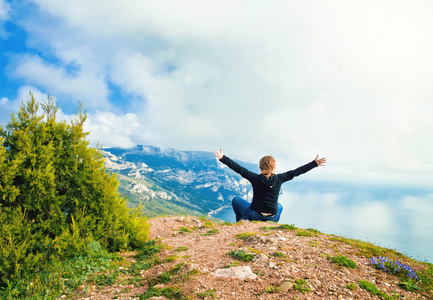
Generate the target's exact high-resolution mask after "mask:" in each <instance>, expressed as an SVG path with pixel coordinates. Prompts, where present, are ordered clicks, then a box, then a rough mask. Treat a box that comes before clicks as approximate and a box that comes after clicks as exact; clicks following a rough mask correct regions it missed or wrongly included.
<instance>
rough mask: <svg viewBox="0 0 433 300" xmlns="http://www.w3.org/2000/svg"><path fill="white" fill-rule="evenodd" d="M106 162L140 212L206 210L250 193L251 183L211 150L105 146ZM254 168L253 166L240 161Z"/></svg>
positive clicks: (208, 212) (191, 212)
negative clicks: (140, 208)
mask: <svg viewBox="0 0 433 300" xmlns="http://www.w3.org/2000/svg"><path fill="white" fill-rule="evenodd" d="M102 153H103V154H104V156H105V159H106V162H105V166H106V167H107V168H108V169H109V170H110V172H113V173H117V178H118V179H119V181H120V186H119V192H120V193H121V194H122V196H125V197H126V198H127V199H128V204H129V205H130V207H136V206H138V205H139V204H143V205H144V209H143V214H144V215H145V216H148V217H154V216H158V215H162V214H164V215H176V214H187V215H195V216H201V215H209V216H211V215H212V213H214V212H215V211H217V210H219V209H222V208H224V207H228V206H230V205H231V199H232V198H233V197H234V196H241V197H245V198H248V197H249V194H250V193H251V192H252V190H251V185H250V184H249V183H248V182H247V181H246V180H245V179H242V178H241V177H240V176H239V175H238V174H236V173H235V172H233V171H232V170H230V169H229V168H227V167H225V166H224V165H223V164H221V163H218V162H217V161H216V159H215V155H214V154H213V153H212V152H203V151H181V150H176V149H162V148H158V147H153V146H141V145H138V146H137V147H134V148H130V149H120V148H105V149H103V151H102ZM242 164H243V165H245V166H247V167H248V168H250V169H252V170H254V169H255V168H257V166H255V165H251V164H248V163H242Z"/></svg>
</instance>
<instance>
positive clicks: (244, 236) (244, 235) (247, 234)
mask: <svg viewBox="0 0 433 300" xmlns="http://www.w3.org/2000/svg"><path fill="white" fill-rule="evenodd" d="M255 235H257V234H256V233H252V232H245V233H239V234H237V235H236V238H237V239H239V240H244V241H246V240H248V239H249V238H250V237H252V236H255Z"/></svg>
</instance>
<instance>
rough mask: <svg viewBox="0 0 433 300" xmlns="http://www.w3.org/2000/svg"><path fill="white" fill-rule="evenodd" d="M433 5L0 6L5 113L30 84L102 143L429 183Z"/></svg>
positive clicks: (1, 113)
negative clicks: (79, 112)
mask: <svg viewBox="0 0 433 300" xmlns="http://www.w3.org/2000/svg"><path fill="white" fill-rule="evenodd" d="M432 31H433V3H432V2H431V1H410V2H409V1H370V0H367V1H364V0H363V1H329V0H324V1H271V2H269V1H142V0H140V1H139V0H130V1H111V0H105V1H97V0H94V1H84V0H77V1H59V0H37V1H26V0H25V1H5V0H0V47H1V50H2V51H1V54H0V66H1V70H0V123H1V124H3V125H4V124H6V123H7V121H8V120H9V112H10V111H15V110H16V109H17V108H18V106H19V104H20V102H21V100H23V99H26V97H27V96H28V93H29V91H30V90H31V91H33V93H34V94H35V96H36V97H37V98H38V99H45V98H46V97H47V94H49V95H51V96H52V97H53V98H54V99H55V100H56V101H57V103H58V105H59V107H60V111H59V114H58V117H59V118H61V119H64V120H70V119H71V116H72V114H73V112H74V109H75V108H76V107H77V104H78V102H79V101H81V102H82V103H83V104H84V105H85V107H86V108H87V110H88V113H89V118H88V121H87V123H86V129H87V130H89V131H90V132H91V134H90V136H89V138H90V139H91V141H92V142H93V143H96V142H99V143H100V144H102V145H104V146H118V147H132V146H134V145H136V144H150V145H155V146H162V147H171V148H177V149H182V150H204V151H213V150H215V149H217V148H222V149H223V150H224V152H225V153H226V154H227V155H229V156H231V157H234V158H238V159H242V160H244V161H250V162H255V161H258V159H259V158H260V157H261V156H262V155H265V154H272V155H274V157H275V158H276V159H277V162H278V169H277V171H284V170H286V169H289V168H293V167H297V166H298V165H300V164H303V163H304V162H307V161H310V160H312V159H313V158H314V157H315V155H316V154H320V155H323V156H326V157H327V159H328V165H327V166H326V169H321V170H320V172H315V173H314V174H312V175H311V177H312V178H315V179H322V180H330V181H352V182H367V183H371V184H384V183H386V184H390V185H399V186H401V185H409V186H424V187H429V186H430V185H431V182H433V158H432V155H431V153H433V151H432V150H433V142H432V141H433V118H432V117H431V116H433V102H432V99H433V85H432V82H433V55H432V53H433V39H432V38H431V36H433V32H432Z"/></svg>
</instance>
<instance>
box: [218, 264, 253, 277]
mask: <svg viewBox="0 0 433 300" xmlns="http://www.w3.org/2000/svg"><path fill="white" fill-rule="evenodd" d="M212 275H214V276H217V277H230V278H238V279H256V278H257V275H256V274H254V273H253V272H252V271H251V268H250V267H248V266H239V267H232V268H228V269H217V270H215V272H213V273H212Z"/></svg>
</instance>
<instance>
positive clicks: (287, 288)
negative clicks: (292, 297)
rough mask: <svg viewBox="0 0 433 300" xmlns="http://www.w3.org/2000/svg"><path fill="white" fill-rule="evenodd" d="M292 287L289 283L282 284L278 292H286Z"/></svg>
mask: <svg viewBox="0 0 433 300" xmlns="http://www.w3.org/2000/svg"><path fill="white" fill-rule="evenodd" d="M291 287H292V284H291V283H290V282H287V281H286V282H283V283H282V284H281V285H280V291H282V292H287V291H288V290H289V289H290V288H291Z"/></svg>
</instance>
